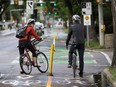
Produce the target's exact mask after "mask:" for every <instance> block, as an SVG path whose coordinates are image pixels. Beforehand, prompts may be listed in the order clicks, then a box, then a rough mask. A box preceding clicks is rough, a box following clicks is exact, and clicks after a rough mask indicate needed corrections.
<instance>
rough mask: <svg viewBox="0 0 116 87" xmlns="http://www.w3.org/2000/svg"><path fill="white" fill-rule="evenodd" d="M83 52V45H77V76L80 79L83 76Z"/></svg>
mask: <svg viewBox="0 0 116 87" xmlns="http://www.w3.org/2000/svg"><path fill="white" fill-rule="evenodd" d="M84 50H85V46H84V44H79V46H78V53H79V69H80V72H79V75H80V76H81V77H82V76H83V69H84V58H83V57H84Z"/></svg>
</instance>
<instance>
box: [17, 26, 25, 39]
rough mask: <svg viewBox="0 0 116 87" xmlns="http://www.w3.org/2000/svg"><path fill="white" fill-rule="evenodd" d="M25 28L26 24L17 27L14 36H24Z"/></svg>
mask: <svg viewBox="0 0 116 87" xmlns="http://www.w3.org/2000/svg"><path fill="white" fill-rule="evenodd" d="M26 29H27V26H24V27H21V28H18V29H17V30H16V37H17V38H24V37H25V36H26Z"/></svg>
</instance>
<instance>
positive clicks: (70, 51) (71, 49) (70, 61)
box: [68, 45, 75, 65]
mask: <svg viewBox="0 0 116 87" xmlns="http://www.w3.org/2000/svg"><path fill="white" fill-rule="evenodd" d="M74 49H75V47H74V45H71V47H70V50H69V61H68V62H69V65H72V54H73V50H74Z"/></svg>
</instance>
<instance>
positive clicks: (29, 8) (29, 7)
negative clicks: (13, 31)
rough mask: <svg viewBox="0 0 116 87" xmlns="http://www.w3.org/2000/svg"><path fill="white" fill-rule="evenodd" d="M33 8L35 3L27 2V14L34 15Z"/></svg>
mask: <svg viewBox="0 0 116 87" xmlns="http://www.w3.org/2000/svg"><path fill="white" fill-rule="evenodd" d="M33 6H34V2H33V1H27V2H26V12H27V14H33Z"/></svg>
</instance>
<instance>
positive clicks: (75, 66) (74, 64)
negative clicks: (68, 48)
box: [69, 43, 78, 78]
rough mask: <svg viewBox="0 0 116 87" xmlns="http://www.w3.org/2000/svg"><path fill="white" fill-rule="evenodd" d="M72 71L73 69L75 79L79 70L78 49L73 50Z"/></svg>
mask: <svg viewBox="0 0 116 87" xmlns="http://www.w3.org/2000/svg"><path fill="white" fill-rule="evenodd" d="M69 45H74V46H75V45H77V44H76V43H69ZM72 69H73V77H74V78H75V77H76V70H77V69H78V66H77V52H76V49H75V50H73V53H72Z"/></svg>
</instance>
